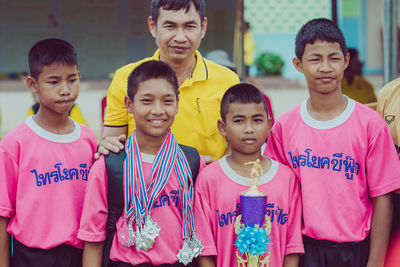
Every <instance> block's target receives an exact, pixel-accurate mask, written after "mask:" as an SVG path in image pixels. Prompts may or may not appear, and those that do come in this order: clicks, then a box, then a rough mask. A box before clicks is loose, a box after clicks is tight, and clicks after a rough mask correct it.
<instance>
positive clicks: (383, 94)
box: [378, 78, 400, 100]
mask: <svg viewBox="0 0 400 267" xmlns="http://www.w3.org/2000/svg"><path fill="white" fill-rule="evenodd" d="M394 96H397V97H399V96H400V78H399V79H396V80H393V81H391V82H390V83H388V84H386V85H385V86H384V87H383V88H382V89H381V90H380V91H379V94H378V99H380V98H381V99H382V98H387V99H392V100H395V98H393V97H394Z"/></svg>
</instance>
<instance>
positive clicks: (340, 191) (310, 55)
mask: <svg viewBox="0 0 400 267" xmlns="http://www.w3.org/2000/svg"><path fill="white" fill-rule="evenodd" d="M348 63H349V54H348V52H347V47H346V42H345V39H344V37H343V34H342V32H341V31H340V29H339V27H338V26H337V25H336V24H335V23H334V22H333V21H331V20H328V19H324V18H320V19H314V20H311V21H309V22H307V23H306V24H305V25H303V27H302V28H301V29H300V30H299V32H298V34H297V37H296V57H295V58H294V59H293V64H294V66H295V67H296V69H297V70H298V71H300V72H302V73H303V74H304V76H305V78H306V81H307V86H308V90H309V94H310V97H309V98H308V99H306V100H304V101H303V102H302V103H301V104H299V105H297V106H296V107H294V108H293V109H292V110H290V111H288V112H287V113H285V114H283V115H282V116H281V117H280V118H279V120H278V121H277V123H275V125H274V128H273V129H272V131H271V136H270V137H269V139H268V143H267V150H266V151H267V152H266V155H271V157H272V158H274V159H276V160H278V161H279V162H282V163H284V164H287V165H288V166H289V167H291V168H292V169H293V171H294V172H295V173H296V177H297V179H298V180H299V182H300V184H301V191H302V200H303V225H302V234H303V241H304V248H305V254H304V256H303V257H301V259H300V264H301V266H306V267H314V266H315V267H317V266H318V267H321V266H322V267H329V266H332V267H336V266H351V267H357V266H359V267H365V266H368V267H369V266H383V265H384V262H385V255H386V249H387V246H388V242H389V234H390V228H391V220H392V212H393V211H392V209H393V206H392V195H391V192H392V191H394V190H396V189H399V188H400V173H399V172H398V169H399V166H400V165H399V160H398V157H397V154H396V150H395V147H394V146H393V140H392V138H391V136H390V133H389V130H388V128H387V127H386V125H385V122H384V120H383V119H382V118H381V117H380V115H379V114H378V113H377V112H375V111H373V110H372V109H370V108H369V107H366V106H365V105H362V104H360V103H357V102H355V101H354V100H352V99H350V98H348V97H346V96H344V95H343V94H342V90H341V80H342V78H343V72H344V70H345V69H346V67H347V66H348Z"/></svg>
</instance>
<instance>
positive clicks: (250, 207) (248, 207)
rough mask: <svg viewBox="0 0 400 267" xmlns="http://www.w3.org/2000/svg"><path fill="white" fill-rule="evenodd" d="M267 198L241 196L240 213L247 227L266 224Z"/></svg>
mask: <svg viewBox="0 0 400 267" xmlns="http://www.w3.org/2000/svg"><path fill="white" fill-rule="evenodd" d="M266 206H267V196H240V212H241V214H242V222H243V224H244V225H245V226H254V225H256V224H258V225H259V226H260V227H262V225H263V224H264V218H265V209H266Z"/></svg>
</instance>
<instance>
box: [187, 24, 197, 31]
mask: <svg viewBox="0 0 400 267" xmlns="http://www.w3.org/2000/svg"><path fill="white" fill-rule="evenodd" d="M186 28H187V29H190V30H193V29H195V28H196V25H194V24H189V25H186Z"/></svg>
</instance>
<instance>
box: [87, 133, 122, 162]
mask: <svg viewBox="0 0 400 267" xmlns="http://www.w3.org/2000/svg"><path fill="white" fill-rule="evenodd" d="M125 141H126V135H125V134H121V135H120V136H118V137H115V136H106V137H103V138H102V139H101V142H100V143H99V145H98V146H97V152H96V154H94V158H95V159H98V158H99V157H100V155H108V153H109V152H110V151H112V152H114V153H118V152H120V151H121V150H123V149H124V145H123V144H122V142H125Z"/></svg>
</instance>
